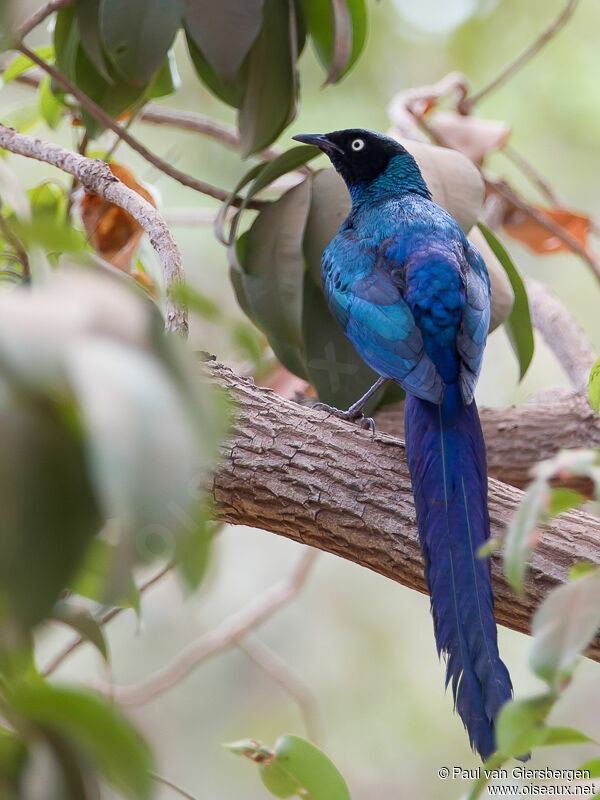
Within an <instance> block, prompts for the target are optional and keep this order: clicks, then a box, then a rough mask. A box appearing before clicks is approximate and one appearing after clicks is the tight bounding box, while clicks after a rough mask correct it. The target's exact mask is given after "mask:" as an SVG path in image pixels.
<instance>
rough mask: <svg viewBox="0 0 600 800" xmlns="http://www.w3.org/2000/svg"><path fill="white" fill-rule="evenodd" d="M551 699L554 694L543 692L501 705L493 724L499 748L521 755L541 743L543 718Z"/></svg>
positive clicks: (502, 751)
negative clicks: (494, 724)
mask: <svg viewBox="0 0 600 800" xmlns="http://www.w3.org/2000/svg"><path fill="white" fill-rule="evenodd" d="M554 701H555V697H554V695H551V694H543V695H538V696H537V697H532V698H529V699H527V700H510V701H509V702H508V703H506V704H505V705H504V706H502V709H501V710H500V715H499V717H498V721H497V724H496V742H497V745H498V750H499V751H500V752H501V753H502V754H503V755H505V756H523V755H525V754H526V753H527V752H528V751H529V750H531V749H533V748H534V747H539V746H540V745H541V744H543V742H544V739H545V737H546V736H547V730H548V729H547V727H546V725H545V720H546V717H547V716H548V714H549V712H550V709H551V708H552V706H553V704H554Z"/></svg>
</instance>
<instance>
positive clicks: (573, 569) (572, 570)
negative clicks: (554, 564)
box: [568, 561, 598, 581]
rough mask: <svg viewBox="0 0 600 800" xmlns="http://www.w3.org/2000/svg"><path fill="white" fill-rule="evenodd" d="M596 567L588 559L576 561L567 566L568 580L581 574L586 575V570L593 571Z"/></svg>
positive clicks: (579, 576) (572, 579)
mask: <svg viewBox="0 0 600 800" xmlns="http://www.w3.org/2000/svg"><path fill="white" fill-rule="evenodd" d="M597 569H598V567H597V566H596V565H595V564H592V563H590V562H589V561H576V562H575V563H574V564H573V565H572V566H570V567H569V573H568V574H569V580H570V581H574V580H577V578H581V577H582V576H583V575H587V574H588V572H594V571H595V570H597Z"/></svg>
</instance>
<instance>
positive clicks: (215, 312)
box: [170, 283, 222, 322]
mask: <svg viewBox="0 0 600 800" xmlns="http://www.w3.org/2000/svg"><path fill="white" fill-rule="evenodd" d="M170 297H171V299H172V300H173V302H175V303H178V304H179V305H182V306H185V307H187V308H188V309H189V310H190V311H191V312H192V313H194V314H197V315H198V316H199V317H203V318H204V319H207V320H209V321H211V322H212V321H214V320H217V319H220V318H221V316H222V314H221V309H220V308H219V306H218V305H217V304H216V303H215V302H214V300H211V298H210V297H208V295H205V294H202V292H199V291H198V290H197V289H194V288H193V287H192V286H190V285H189V284H187V283H177V284H175V285H174V286H172V287H171V290H170Z"/></svg>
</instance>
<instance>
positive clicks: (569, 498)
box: [548, 486, 585, 517]
mask: <svg viewBox="0 0 600 800" xmlns="http://www.w3.org/2000/svg"><path fill="white" fill-rule="evenodd" d="M584 502H585V497H584V496H583V495H582V494H580V493H579V492H576V491H575V490H574V489H569V488H567V487H566V486H555V487H553V488H551V489H550V509H549V511H548V516H549V517H557V516H558V515H559V514H563V513H564V512H565V511H570V510H571V509H572V508H577V507H578V506H580V505H581V504H582V503H584Z"/></svg>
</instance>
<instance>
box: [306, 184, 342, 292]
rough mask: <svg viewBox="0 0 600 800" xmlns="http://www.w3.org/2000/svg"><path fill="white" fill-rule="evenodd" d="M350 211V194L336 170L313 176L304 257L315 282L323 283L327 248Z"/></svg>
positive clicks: (317, 283)
mask: <svg viewBox="0 0 600 800" xmlns="http://www.w3.org/2000/svg"><path fill="white" fill-rule="evenodd" d="M349 213H350V196H349V194H348V190H347V189H346V186H345V184H344V182H343V181H342V180H341V179H340V176H339V175H338V174H337V172H336V171H335V170H334V169H324V170H321V171H320V172H318V173H317V174H316V175H315V176H314V177H313V179H312V196H311V202H310V210H309V212H308V218H307V220H306V230H305V233H304V242H303V247H304V256H305V258H306V265H307V267H308V270H309V272H310V274H311V275H312V278H313V281H314V282H315V284H316V285H317V286H321V259H322V257H323V251H324V250H325V248H326V247H327V245H328V244H329V242H330V241H331V240H332V239H333V237H334V236H335V235H336V234H337V232H338V230H339V229H340V225H341V224H342V222H343V221H344V220H345V219H346V217H347V216H348V214H349Z"/></svg>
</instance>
